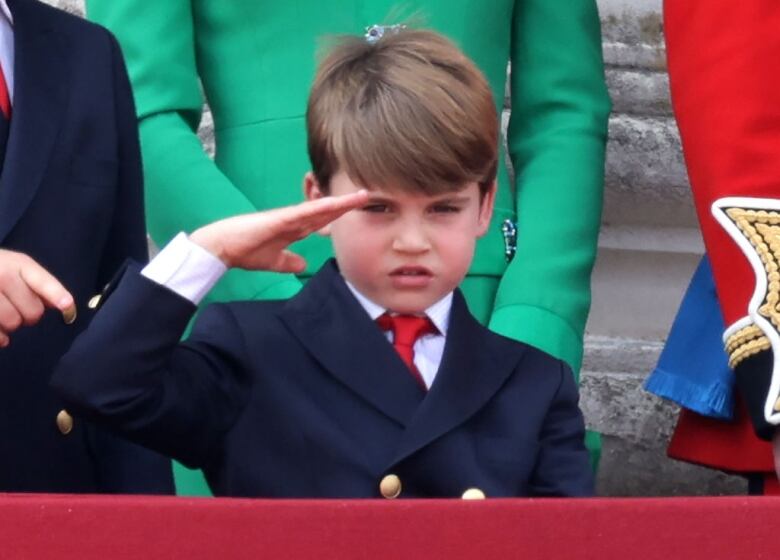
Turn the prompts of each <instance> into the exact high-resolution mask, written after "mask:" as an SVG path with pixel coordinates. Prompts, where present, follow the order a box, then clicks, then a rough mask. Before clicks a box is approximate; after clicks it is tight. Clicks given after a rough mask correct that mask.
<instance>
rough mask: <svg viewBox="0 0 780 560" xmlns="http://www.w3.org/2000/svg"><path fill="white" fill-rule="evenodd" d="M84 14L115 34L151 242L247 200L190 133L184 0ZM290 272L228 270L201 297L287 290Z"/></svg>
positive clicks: (189, 20) (117, 3) (247, 207)
mask: <svg viewBox="0 0 780 560" xmlns="http://www.w3.org/2000/svg"><path fill="white" fill-rule="evenodd" d="M86 7H87V15H88V17H89V18H90V19H92V20H93V21H96V22H98V23H100V24H102V25H104V26H106V27H108V28H109V29H110V30H111V31H112V32H113V33H114V34H115V35H116V36H117V38H118V39H119V43H120V45H121V46H122V51H123V54H124V56H125V60H126V63H127V67H128V72H129V74H130V80H131V83H132V85H133V93H134V95H135V104H136V110H137V112H138V119H139V130H140V137H141V151H142V157H143V164H144V181H145V190H146V191H145V192H146V195H145V198H146V215H147V228H148V230H149V233H150V235H151V237H152V239H153V240H154V241H155V243H156V244H157V245H159V246H162V245H164V244H165V243H167V242H168V241H169V240H170V239H171V238H172V237H173V236H174V235H176V234H177V233H178V232H180V231H186V232H191V231H192V230H194V229H196V228H198V227H200V226H202V225H204V224H207V223H209V222H212V221H214V220H218V219H220V218H224V217H226V216H231V215H234V214H242V213H247V212H253V211H255V210H256V209H255V208H254V206H253V205H252V203H251V202H250V201H249V200H248V199H247V198H246V196H244V194H243V193H241V192H240V191H239V189H237V188H236V187H235V186H234V185H233V184H232V183H231V182H230V180H229V179H228V178H227V177H225V175H224V174H223V173H222V172H221V171H220V170H219V169H218V168H217V166H216V165H215V164H214V162H213V161H212V160H211V159H210V158H209V157H208V155H207V154H206V153H205V152H204V151H203V147H202V145H201V143H200V140H199V139H198V137H197V135H196V131H197V128H198V124H199V122H200V118H201V108H202V106H203V96H202V94H201V88H200V82H199V79H198V70H197V65H196V60H195V35H194V33H195V31H194V23H193V14H192V8H191V2H190V1H189V0H163V1H161V2H155V3H153V4H152V5H150V4H149V3H148V2H146V1H141V0H87V2H86ZM299 286H300V284H299V282H298V281H297V280H296V279H295V277H293V276H291V275H281V274H274V273H257V272H246V271H241V270H232V271H230V272H229V273H228V274H227V275H226V276H225V277H224V278H223V279H222V280H221V281H220V283H219V284H218V285H217V286H216V287H215V288H214V289H213V290H212V292H211V293H210V294H209V296H208V298H207V299H208V300H209V301H226V300H233V299H250V298H255V297H262V298H276V297H288V296H290V295H292V294H294V293H295V292H296V291H297V290H298V288H299Z"/></svg>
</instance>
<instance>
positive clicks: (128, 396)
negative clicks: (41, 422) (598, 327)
mask: <svg viewBox="0 0 780 560" xmlns="http://www.w3.org/2000/svg"><path fill="white" fill-rule="evenodd" d="M194 311H195V306H194V305H192V304H191V303H190V302H189V301H187V300H185V299H184V298H181V297H179V296H178V295H176V294H174V293H173V292H171V291H169V290H168V289H167V288H164V287H162V286H159V285H157V284H155V283H153V282H151V281H150V280H148V279H146V278H144V277H143V276H141V275H140V274H138V273H137V271H134V270H130V271H128V272H127V273H126V274H125V276H124V278H123V279H122V280H121V282H120V284H119V285H118V287H117V288H116V291H114V292H113V293H112V295H111V297H110V298H108V301H107V302H106V304H105V306H104V308H103V309H102V310H101V311H100V313H98V315H97V317H96V318H95V321H94V322H93V324H92V325H91V327H90V328H89V329H88V330H87V332H85V333H84V334H83V335H82V336H81V337H80V338H79V339H78V340H77V341H76V343H75V344H74V346H73V348H72V349H71V351H70V352H69V353H68V354H67V355H66V356H65V357H64V358H63V361H62V362H61V364H60V367H59V368H58V369H57V371H56V372H55V374H54V376H53V379H52V382H53V384H54V385H55V387H56V388H57V389H58V390H60V391H61V392H62V394H63V395H64V396H65V398H66V399H67V400H68V401H70V402H71V404H72V406H73V408H74V409H77V410H79V411H80V412H81V413H83V414H85V415H87V416H89V417H92V418H94V419H96V420H100V421H103V422H105V423H106V424H107V425H109V426H111V427H112V428H114V429H116V430H118V431H120V432H123V433H125V434H127V435H128V436H129V437H130V438H132V439H135V440H137V441H139V442H143V443H144V444H146V445H148V446H149V447H152V448H155V449H157V450H159V451H161V452H164V453H168V454H170V455H172V456H173V457H175V458H177V459H179V460H181V461H182V462H184V463H185V464H188V465H190V466H193V467H201V468H203V469H204V472H205V473H206V476H207V479H208V480H209V482H210V484H211V487H212V489H213V490H214V492H215V493H216V494H219V495H229V496H276V497H376V496H379V490H378V485H379V482H380V480H381V479H382V478H383V477H384V476H385V475H387V474H389V473H392V474H395V475H397V476H398V477H400V479H401V481H402V484H403V489H402V492H401V496H405V497H415V496H417V497H419V496H429V497H454V496H460V495H461V494H462V493H463V492H464V490H466V489H468V488H471V487H477V488H480V489H481V490H482V491H484V492H485V494H487V496H525V495H587V494H590V493H591V492H592V490H593V488H592V475H591V471H590V467H589V465H588V456H587V452H586V450H585V447H584V445H583V437H584V427H583V420H582V415H581V413H580V411H579V409H578V407H577V389H576V387H575V384H574V380H573V377H572V375H571V371H570V370H569V369H568V367H567V366H566V365H564V363H563V362H561V361H560V360H557V359H554V358H552V357H550V356H549V355H547V354H545V353H543V352H541V351H539V350H536V349H535V348H532V347H530V346H527V345H525V344H522V343H519V342H514V341H511V340H510V339H507V338H504V337H502V336H499V335H496V334H494V333H491V332H490V331H488V330H487V329H486V328H484V327H482V326H481V325H479V323H477V321H476V320H475V319H474V318H473V317H472V316H471V315H470V313H469V312H468V310H467V308H466V305H465V303H464V301H463V297H462V296H461V294H460V292H456V294H455V298H454V303H453V308H452V313H451V319H450V327H449V331H448V335H447V342H446V345H445V350H444V356H443V360H442V363H441V366H440V370H439V373H438V374H437V377H436V380H435V382H434V384H433V386H432V388H431V390H430V392H428V393H427V395H426V394H425V393H423V392H422V391H421V390H420V388H419V387H418V385H417V384H416V382H415V380H414V378H413V377H412V376H411V375H410V374H409V372H408V371H407V370H406V366H405V365H404V364H403V362H402V361H401V359H400V358H399V356H398V355H397V354H396V353H395V351H394V349H393V347H392V345H390V344H389V343H388V342H387V340H386V339H385V337H384V335H383V334H382V332H381V331H380V330H379V328H378V327H377V326H376V325H375V324H374V323H373V322H372V321H371V319H370V318H369V316H368V314H367V313H366V312H365V310H364V309H363V308H362V307H361V306H360V304H359V303H358V302H357V301H356V300H355V298H354V296H353V295H352V293H351V292H350V291H349V289H348V288H347V287H346V284H345V283H344V281H343V279H342V278H341V275H340V274H339V272H338V270H337V269H336V267H335V265H334V264H333V262H330V263H328V264H326V265H325V267H324V268H323V269H322V270H321V271H320V272H319V273H318V274H317V275H316V276H314V277H313V278H312V279H311V281H310V282H309V283H308V284H307V285H306V286H305V287H304V289H303V290H302V291H301V292H300V293H299V294H298V295H297V296H295V297H294V298H292V299H290V300H287V301H276V302H257V301H255V302H239V303H230V304H217V305H213V306H210V307H207V308H206V309H205V310H204V311H203V314H202V316H201V317H200V318H199V319H198V321H197V322H196V324H195V328H194V331H193V333H192V336H191V337H190V339H189V340H188V341H187V342H186V343H178V340H179V337H180V336H181V333H182V331H183V330H184V328H185V327H186V325H187V322H188V321H189V319H190V318H191V317H192V314H193V313H194Z"/></svg>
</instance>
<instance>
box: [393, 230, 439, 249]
mask: <svg viewBox="0 0 780 560" xmlns="http://www.w3.org/2000/svg"><path fill="white" fill-rule="evenodd" d="M430 248H431V245H430V242H429V241H428V237H427V236H426V235H425V232H424V231H423V230H422V228H419V227H409V226H405V227H401V228H400V229H399V230H398V232H397V233H396V235H395V238H394V239H393V250H395V251H398V252H401V253H424V252H425V251H427V250H429V249H430Z"/></svg>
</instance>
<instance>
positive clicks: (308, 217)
mask: <svg viewBox="0 0 780 560" xmlns="http://www.w3.org/2000/svg"><path fill="white" fill-rule="evenodd" d="M367 202H368V194H367V193H366V191H358V192H356V193H351V194H347V195H343V196H326V197H323V198H319V199H317V200H313V201H308V202H302V203H301V204H296V205H295V206H287V207H285V208H277V209H276V210H268V211H265V212H254V213H252V214H244V215H241V216H234V217H232V218H226V219H224V220H220V221H218V222H214V223H211V224H209V225H207V226H203V227H202V228H199V229H197V230H195V231H194V232H193V233H192V234H191V235H190V240H191V241H192V242H194V243H197V244H198V245H200V246H201V247H203V248H204V249H206V250H207V251H209V252H211V253H212V254H214V255H216V256H217V257H219V258H220V259H221V260H222V262H223V263H225V265H226V266H227V267H228V268H245V269H247V270H271V271H275V272H302V271H303V270H304V269H305V268H306V261H305V260H304V258H303V257H301V256H300V255H298V254H295V253H293V252H292V251H289V250H288V249H287V246H288V245H290V244H291V243H294V242H295V241H298V240H300V239H303V238H304V237H306V236H308V235H309V234H311V233H313V232H315V231H317V230H318V229H320V228H323V227H325V226H326V225H328V224H329V223H330V222H332V221H333V220H335V219H336V218H338V217H339V216H341V215H342V214H344V213H346V212H349V211H350V210H353V209H355V208H359V207H361V206H364V205H365V204H366V203H367Z"/></svg>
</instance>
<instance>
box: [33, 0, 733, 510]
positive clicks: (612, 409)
mask: <svg viewBox="0 0 780 560" xmlns="http://www.w3.org/2000/svg"><path fill="white" fill-rule="evenodd" d="M46 1H47V2H48V3H50V4H53V5H56V6H59V7H61V8H63V9H65V10H67V11H69V12H72V13H76V14H79V15H81V14H83V0H46ZM163 1H165V0H163ZM551 1H560V0H551ZM597 1H598V5H599V10H600V13H601V21H602V31H603V46H604V59H605V63H606V78H607V82H608V85H609V91H610V95H611V97H612V100H613V105H614V110H613V114H612V117H611V118H610V123H609V144H608V149H607V166H606V191H605V201H604V214H603V220H602V229H601V236H600V240H599V256H598V260H597V263H596V267H595V270H594V274H593V308H592V312H591V317H590V320H589V322H588V328H587V339H586V352H585V362H584V369H583V374H582V408H583V410H584V412H585V417H586V421H587V423H588V425H589V427H591V428H593V429H596V430H598V431H600V432H602V433H603V437H604V455H603V458H602V466H601V469H600V471H599V479H598V485H599V491H600V493H602V494H603V495H609V496H617V495H682V494H730V493H744V491H745V484H744V481H742V479H740V478H737V477H729V476H726V475H724V474H721V473H717V472H713V471H710V470H707V469H703V468H698V467H693V466H691V465H686V464H682V463H679V462H676V461H672V460H670V459H667V458H666V456H665V448H666V443H667V441H668V437H669V435H670V433H671V431H672V429H673V426H674V421H675V418H676V414H677V410H676V408H675V407H674V406H672V405H670V404H668V403H665V402H663V401H661V400H660V399H657V398H655V397H654V396H652V395H649V394H648V393H646V392H645V391H643V390H642V388H641V384H642V382H643V380H644V378H645V377H646V376H647V374H648V373H649V372H650V371H651V370H652V368H653V366H654V365H655V362H656V360H657V358H658V354H659V352H660V350H661V348H662V344H663V340H664V338H665V336H666V333H667V331H668V328H669V325H670V324H671V321H672V318H673V316H674V312H675V310H676V308H677V305H678V304H679V301H680V299H681V297H682V294H683V291H684V289H685V286H686V284H687V281H688V279H689V278H690V276H691V274H692V271H693V269H694V267H695V265H696V263H697V262H698V259H699V256H700V255H701V253H702V251H703V248H702V243H701V238H700V235H699V232H698V227H697V225H696V218H695V215H694V211H693V205H692V203H691V198H690V194H689V190H688V182H687V177H686V173H685V165H684V162H683V158H682V153H681V149H680V141H679V136H678V134H677V129H676V127H675V123H674V119H673V116H672V114H671V105H670V100H669V92H668V76H667V74H666V58H665V51H664V44H663V28H662V27H663V26H662V17H661V0H597ZM201 137H202V139H203V141H204V146H205V149H206V150H207V151H209V152H211V153H213V131H212V127H211V119H210V115H209V114H208V112H207V113H206V115H205V118H204V122H203V126H202V130H201Z"/></svg>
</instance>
